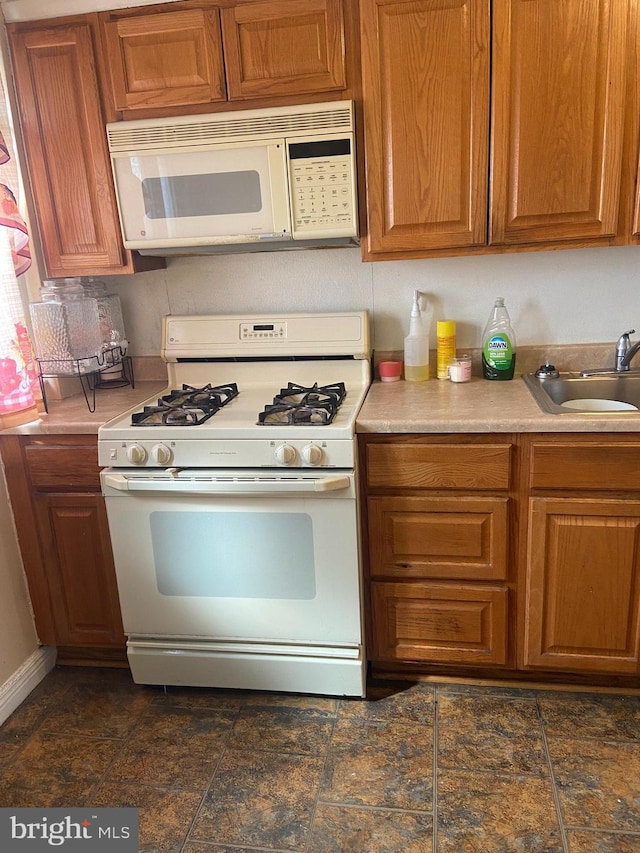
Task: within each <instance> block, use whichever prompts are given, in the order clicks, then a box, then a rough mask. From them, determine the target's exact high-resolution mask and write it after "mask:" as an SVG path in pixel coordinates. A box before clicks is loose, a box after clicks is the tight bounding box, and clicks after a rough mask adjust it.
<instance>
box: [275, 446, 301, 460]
mask: <svg viewBox="0 0 640 853" xmlns="http://www.w3.org/2000/svg"><path fill="white" fill-rule="evenodd" d="M275 457H276V461H277V462H279V463H280V464H281V465H293V463H294V462H295V460H296V449H295V447H292V446H291V445H290V444H281V445H280V446H279V447H276V452H275Z"/></svg>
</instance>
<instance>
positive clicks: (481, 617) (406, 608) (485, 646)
mask: <svg viewBox="0 0 640 853" xmlns="http://www.w3.org/2000/svg"><path fill="white" fill-rule="evenodd" d="M507 596H508V590H507V588H506V587H503V586H500V587H490V586H471V585H468V584H435V583H406V584H402V583H372V584H371V599H372V607H373V626H372V627H373V630H372V636H373V657H374V659H379V660H401V661H427V662H430V663H458V664H494V665H495V664H498V665H501V664H505V663H506V660H507Z"/></svg>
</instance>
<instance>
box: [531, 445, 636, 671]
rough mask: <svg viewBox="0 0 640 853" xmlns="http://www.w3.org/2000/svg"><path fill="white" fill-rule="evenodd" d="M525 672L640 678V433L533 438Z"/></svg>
mask: <svg viewBox="0 0 640 853" xmlns="http://www.w3.org/2000/svg"><path fill="white" fill-rule="evenodd" d="M528 444H529V446H528V449H527V450H526V456H527V459H528V465H527V466H526V467H527V472H528V483H527V484H526V486H527V494H528V511H527V522H526V530H525V531H524V533H523V538H525V539H526V549H525V551H524V556H523V563H524V566H523V572H522V577H523V587H524V588H523V594H524V595H523V600H522V604H523V610H522V612H523V618H522V619H521V622H522V632H521V633H522V663H523V666H524V667H525V668H534V669H546V670H551V671H573V672H590V673H600V674H620V675H638V674H640V480H639V479H638V471H639V470H640V436H636V435H633V434H627V435H616V434H609V435H602V436H597V437H594V436H590V435H586V436H572V435H549V436H542V435H533V436H530V437H529V439H528Z"/></svg>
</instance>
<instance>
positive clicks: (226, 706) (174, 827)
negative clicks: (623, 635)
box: [0, 667, 640, 853]
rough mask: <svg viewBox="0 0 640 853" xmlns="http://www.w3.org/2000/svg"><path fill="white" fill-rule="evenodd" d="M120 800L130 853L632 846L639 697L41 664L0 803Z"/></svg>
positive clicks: (638, 797)
mask: <svg viewBox="0 0 640 853" xmlns="http://www.w3.org/2000/svg"><path fill="white" fill-rule="evenodd" d="M81 805H94V806H135V807H137V808H139V810H140V850H141V851H145V853H152V851H163V852H164V851H166V852H167V853H232V851H233V853H248V852H249V851H267V850H268V851H272V853H273V851H299V853H343V851H349V853H351V851H353V853H364V851H366V853H507V851H509V853H511V851H513V853H631V851H640V696H628V695H627V696H623V695H612V694H587V693H565V692H559V691H554V692H548V691H542V690H534V689H531V690H518V689H512V688H506V687H505V688H497V687H493V688H489V687H487V688H482V687H470V686H465V685H453V684H431V683H429V684H425V683H423V684H417V685H409V684H394V685H391V684H386V685H381V684H379V685H372V687H371V688H370V695H369V697H368V699H367V700H366V701H359V700H335V699H330V698H319V697H308V696H294V695H288V694H258V693H250V692H246V693H245V692H240V691H216V690H203V689H178V688H170V689H169V690H168V691H167V692H164V691H163V690H162V688H156V687H141V686H137V685H134V684H133V683H132V682H131V679H130V676H129V673H128V671H126V670H117V669H90V668H80V669H76V668H62V667H60V668H56V669H55V670H53V671H52V672H51V673H50V674H49V675H48V676H47V678H46V679H45V680H44V681H43V682H42V683H41V684H40V685H39V686H38V688H36V690H35V691H34V692H33V693H32V694H31V695H30V696H29V697H28V699H27V700H26V701H25V702H24V703H23V704H22V705H21V707H20V708H18V710H17V711H16V712H15V713H14V714H13V715H12V716H11V717H10V718H9V719H8V720H7V721H6V723H5V724H4V726H2V727H1V728H0V806H37V807H47V806H81Z"/></svg>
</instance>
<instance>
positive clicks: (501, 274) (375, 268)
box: [108, 247, 640, 366]
mask: <svg viewBox="0 0 640 853" xmlns="http://www.w3.org/2000/svg"><path fill="white" fill-rule="evenodd" d="M108 283H109V287H110V289H112V290H114V291H116V292H118V293H119V294H120V297H121V300H122V304H123V312H124V315H125V325H126V329H127V335H128V337H129V339H130V341H131V352H132V354H134V355H157V354H158V353H159V351H160V345H161V339H160V325H161V324H160V319H161V317H162V315H163V314H166V313H173V314H180V313H184V314H197V313H236V312H238V313H242V312H254V313H260V312H276V313H278V312H285V311H288V312H296V311H327V310H332V311H341V310H350V309H368V310H369V311H370V312H371V316H372V319H373V339H374V346H375V348H376V349H378V350H394V349H401V348H402V340H403V337H404V335H405V334H406V333H407V332H408V324H409V311H410V306H411V298H412V292H413V290H414V288H417V289H419V290H421V291H423V292H424V293H426V294H427V299H428V301H429V303H430V305H431V306H432V308H433V312H434V313H433V322H432V338H433V335H434V332H435V319H444V318H445V317H446V318H448V319H454V320H457V322H458V346H459V347H463V348H468V347H475V346H479V344H480V337H481V333H482V329H483V327H484V324H485V322H486V320H487V318H488V316H489V312H490V310H491V308H492V306H493V300H494V297H495V296H504V297H505V299H506V304H507V307H508V309H509V312H510V314H511V318H512V322H513V325H514V328H515V330H516V334H517V338H518V343H519V344H522V345H525V344H542V345H544V344H580V343H595V342H608V341H611V342H614V341H615V340H617V338H618V337H619V335H620V334H621V333H622V332H624V331H627V330H628V329H632V328H634V326H637V328H638V330H639V333H640V297H639V295H638V294H639V285H640V248H637V247H620V248H601V249H576V250H562V251H551V252H523V253H519V254H510V255H483V256H479V257H466V258H445V259H430V260H420V261H390V262H378V263H367V264H364V263H362V262H361V260H360V251H359V250H358V249H355V248H351V249H326V250H302V251H289V252H269V253H263V254H259V255H224V256H216V257H191V258H186V257H185V258H172V259H169V260H168V261H167V269H166V270H161V271H156V272H150V273H142V274H138V275H136V276H126V277H120V276H119V277H116V276H113V277H111V278H110V279H109V281H108ZM612 357H613V347H612ZM596 366H597V365H596Z"/></svg>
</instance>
